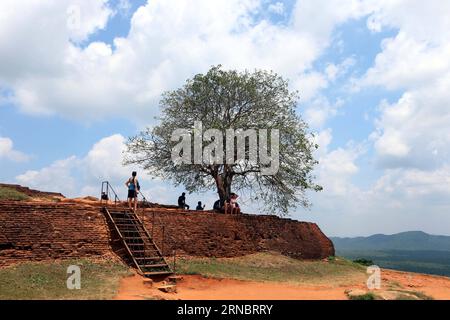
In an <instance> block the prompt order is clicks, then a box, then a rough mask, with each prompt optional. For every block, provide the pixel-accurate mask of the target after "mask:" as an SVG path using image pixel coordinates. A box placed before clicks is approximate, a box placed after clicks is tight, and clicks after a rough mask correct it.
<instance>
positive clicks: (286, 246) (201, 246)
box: [0, 201, 334, 266]
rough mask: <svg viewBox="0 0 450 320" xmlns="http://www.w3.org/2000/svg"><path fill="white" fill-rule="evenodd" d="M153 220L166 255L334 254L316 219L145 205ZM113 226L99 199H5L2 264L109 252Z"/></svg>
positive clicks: (0, 220)
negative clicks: (310, 221) (32, 200)
mask: <svg viewBox="0 0 450 320" xmlns="http://www.w3.org/2000/svg"><path fill="white" fill-rule="evenodd" d="M153 213H154V216H155V218H154V219H153ZM152 221H155V223H154V226H153V232H154V238H155V241H156V243H157V244H158V245H159V246H160V247H161V249H162V248H163V247H164V252H165V254H166V255H170V254H171V253H172V250H176V251H177V253H178V254H182V253H185V254H189V255H195V256H209V257H212V256H215V257H233V256H240V255H245V254H249V253H255V252H259V251H278V252H280V253H282V254H285V255H289V256H291V257H295V258H300V259H321V258H325V257H328V256H330V255H334V248H333V244H332V242H331V241H330V240H329V239H328V238H327V237H326V236H325V235H324V234H323V233H322V232H321V230H320V229H319V227H318V226H317V225H316V224H314V223H306V222H299V221H295V220H290V219H281V218H278V217H276V216H257V215H223V214H217V213H212V212H198V211H182V210H176V209H167V208H151V209H146V219H145V223H146V226H147V229H148V230H149V231H150V232H151V231H152V223H153V222H152ZM162 225H164V235H165V244H164V246H163V245H162ZM110 230H111V228H110V227H109V226H108V223H107V219H106V217H105V216H104V214H103V213H102V209H101V207H100V206H99V203H93V205H89V204H86V203H83V202H79V203H77V202H75V203H70V202H30V201H28V202H19V201H1V202H0V266H3V265H10V264H13V263H16V262H21V261H40V260H51V259H67V258H74V259H75V258H83V257H96V256H104V255H110V254H112V252H113V248H114V249H117V248H118V246H119V245H120V243H118V242H117V241H112V240H111V238H115V234H114V233H113V232H111V231H110Z"/></svg>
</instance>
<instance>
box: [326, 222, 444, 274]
mask: <svg viewBox="0 0 450 320" xmlns="http://www.w3.org/2000/svg"><path fill="white" fill-rule="evenodd" d="M331 240H332V241H333V243H334V247H335V249H336V255H338V256H341V257H345V258H347V259H351V260H355V259H367V260H371V261H373V263H374V264H376V265H378V266H380V267H383V268H389V269H396V270H403V271H411V272H420V273H429V274H438V275H445V276H448V277H449V276H450V237H449V236H435V235H430V234H427V233H425V232H421V231H410V232H402V233H397V234H393V235H384V234H375V235H373V236H370V237H356V238H339V237H331Z"/></svg>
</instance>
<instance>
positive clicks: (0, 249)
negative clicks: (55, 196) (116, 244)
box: [0, 201, 111, 266]
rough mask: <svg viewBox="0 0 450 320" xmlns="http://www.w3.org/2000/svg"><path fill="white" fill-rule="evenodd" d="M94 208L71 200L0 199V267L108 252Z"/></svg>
mask: <svg viewBox="0 0 450 320" xmlns="http://www.w3.org/2000/svg"><path fill="white" fill-rule="evenodd" d="M109 238H110V233H109V229H108V226H107V224H106V219H105V217H104V215H103V214H102V213H101V211H100V209H99V208H98V207H92V206H88V205H80V204H73V203H52V202H48V203H47V202H14V201H11V202H7V201H2V202H0V266H1V265H9V264H12V263H16V262H21V261H39V260H49V259H61V258H65V259H66V258H81V257H94V256H101V255H107V254H110V253H111V247H110V244H109V242H110V241H109Z"/></svg>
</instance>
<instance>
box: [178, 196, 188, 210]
mask: <svg viewBox="0 0 450 320" xmlns="http://www.w3.org/2000/svg"><path fill="white" fill-rule="evenodd" d="M178 208H180V209H183V210H184V209H187V210H189V206H188V205H187V204H186V193H185V192H183V193H182V194H181V196H179V197H178Z"/></svg>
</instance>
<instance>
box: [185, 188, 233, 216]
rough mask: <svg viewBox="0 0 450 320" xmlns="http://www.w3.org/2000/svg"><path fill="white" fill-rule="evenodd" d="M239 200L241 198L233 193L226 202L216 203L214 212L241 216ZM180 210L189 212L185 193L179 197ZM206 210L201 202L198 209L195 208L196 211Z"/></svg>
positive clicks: (218, 201)
mask: <svg viewBox="0 0 450 320" xmlns="http://www.w3.org/2000/svg"><path fill="white" fill-rule="evenodd" d="M238 198H239V196H238V195H237V194H236V193H231V194H230V197H229V198H228V199H227V200H225V201H222V200H220V199H219V200H217V201H216V202H214V206H213V210H214V211H216V212H219V213H226V214H228V213H229V214H239V213H241V209H240V207H239V204H238V203H237V199H238ZM178 208H180V209H183V210H184V209H187V210H189V208H190V207H189V205H188V204H186V193H185V192H183V193H182V194H181V196H179V197H178ZM204 209H205V205H204V204H202V202H201V201H199V202H198V203H197V207H196V208H195V210H200V211H202V210H204Z"/></svg>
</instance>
